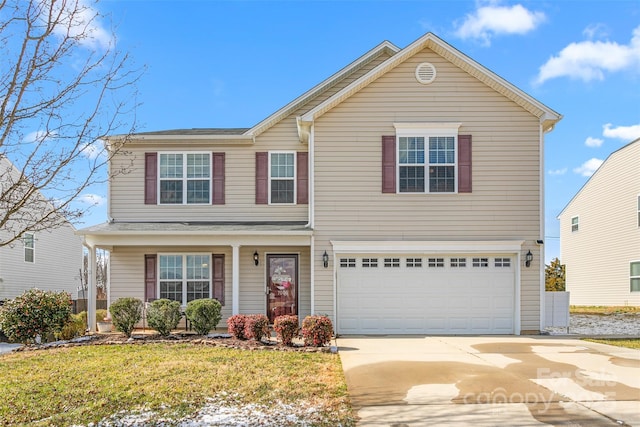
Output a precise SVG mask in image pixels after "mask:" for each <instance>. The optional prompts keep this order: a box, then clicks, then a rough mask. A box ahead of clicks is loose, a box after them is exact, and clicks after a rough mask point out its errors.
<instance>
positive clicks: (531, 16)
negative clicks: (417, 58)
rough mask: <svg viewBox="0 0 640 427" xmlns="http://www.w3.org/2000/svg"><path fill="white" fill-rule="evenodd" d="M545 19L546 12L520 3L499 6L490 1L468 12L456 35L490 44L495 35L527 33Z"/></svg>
mask: <svg viewBox="0 0 640 427" xmlns="http://www.w3.org/2000/svg"><path fill="white" fill-rule="evenodd" d="M545 19H546V17H545V15H544V13H542V12H534V11H530V10H528V9H527V8H525V7H524V6H522V5H520V4H516V5H514V6H498V4H497V3H490V4H488V5H487V6H479V7H478V8H477V9H476V11H475V12H474V13H471V14H468V15H467V16H466V17H465V18H464V21H463V22H462V24H460V25H459V26H458V29H457V30H456V35H457V36H458V37H460V38H463V39H467V38H472V39H480V40H481V41H482V42H483V43H484V44H485V45H487V46H488V45H490V44H491V38H492V37H493V36H496V35H501V34H526V33H528V32H529V31H532V30H534V29H535V28H536V27H537V26H538V25H540V24H541V23H542V22H544V20H545Z"/></svg>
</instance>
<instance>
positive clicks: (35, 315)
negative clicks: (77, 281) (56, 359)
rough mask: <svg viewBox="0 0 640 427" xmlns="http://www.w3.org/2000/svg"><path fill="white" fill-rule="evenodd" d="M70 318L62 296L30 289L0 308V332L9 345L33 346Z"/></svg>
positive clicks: (67, 297)
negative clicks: (24, 344)
mask: <svg viewBox="0 0 640 427" xmlns="http://www.w3.org/2000/svg"><path fill="white" fill-rule="evenodd" d="M70 317H71V296H70V295H69V294H68V293H66V292H53V291H42V290H40V289H30V290H28V291H25V292H24V293H23V294H22V295H20V296H18V297H16V298H14V299H12V300H9V301H7V302H6V303H5V304H4V305H3V306H2V307H0V329H2V331H3V333H4V334H5V335H6V336H7V337H8V338H9V339H10V340H12V341H18V342H22V343H29V342H33V341H34V340H35V339H36V337H37V336H38V335H40V337H41V338H42V339H43V340H46V339H48V338H49V337H50V336H51V337H53V335H54V334H55V333H59V332H60V331H61V330H62V328H63V327H64V326H65V325H66V324H67V322H68V321H69V318H70Z"/></svg>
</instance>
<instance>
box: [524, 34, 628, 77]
mask: <svg viewBox="0 0 640 427" xmlns="http://www.w3.org/2000/svg"><path fill="white" fill-rule="evenodd" d="M585 31H587V30H585ZM587 34H588V35H589V36H595V35H596V33H595V32H593V31H588V32H587ZM638 65H640V26H639V27H636V28H635V29H634V30H633V35H632V37H631V41H630V42H629V44H627V45H625V44H618V43H616V42H611V41H591V40H585V41H582V42H577V43H571V44H569V45H568V46H567V47H565V48H564V49H562V50H561V51H560V53H559V54H558V55H557V56H552V57H551V58H550V59H549V60H548V61H547V62H546V63H545V64H543V65H542V66H541V67H540V72H539V73H538V77H537V78H536V81H535V82H536V83H537V84H542V83H544V82H545V81H547V80H550V79H554V78H557V77H565V76H566V77H569V78H572V79H579V80H583V81H585V82H588V81H591V80H603V79H604V76H605V72H617V71H623V70H636V72H637V70H638V69H640V68H639V67H638Z"/></svg>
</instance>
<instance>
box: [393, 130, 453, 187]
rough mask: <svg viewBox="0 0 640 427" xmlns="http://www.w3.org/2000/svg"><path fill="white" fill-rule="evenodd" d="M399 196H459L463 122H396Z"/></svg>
mask: <svg viewBox="0 0 640 427" xmlns="http://www.w3.org/2000/svg"><path fill="white" fill-rule="evenodd" d="M394 125H395V127H396V136H397V147H398V153H397V159H398V160H397V162H398V164H397V171H398V172H397V173H398V176H397V179H398V190H397V191H398V192H399V193H456V192H457V191H458V185H457V167H458V164H457V158H458V155H457V145H458V128H459V127H460V123H422V124H420V123H395V124H394Z"/></svg>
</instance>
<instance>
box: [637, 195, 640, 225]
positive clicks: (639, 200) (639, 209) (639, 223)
mask: <svg viewBox="0 0 640 427" xmlns="http://www.w3.org/2000/svg"><path fill="white" fill-rule="evenodd" d="M637 213H638V228H640V194H638V212H637Z"/></svg>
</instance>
